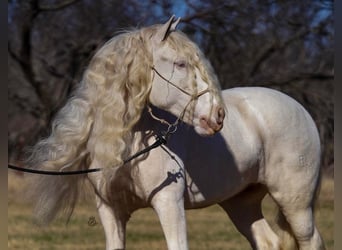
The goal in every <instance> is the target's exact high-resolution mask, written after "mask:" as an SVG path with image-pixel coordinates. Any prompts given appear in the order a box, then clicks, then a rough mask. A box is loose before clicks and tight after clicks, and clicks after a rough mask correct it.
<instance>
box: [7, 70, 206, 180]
mask: <svg viewBox="0 0 342 250" xmlns="http://www.w3.org/2000/svg"><path fill="white" fill-rule="evenodd" d="M151 69H152V71H153V72H155V73H156V74H157V75H158V76H159V77H160V78H162V79H163V80H164V81H166V82H167V83H168V84H170V85H171V86H173V87H175V88H176V89H178V90H179V91H181V92H182V93H184V94H186V95H188V96H190V97H191V99H190V101H189V102H188V103H187V104H186V105H185V107H184V110H183V111H182V112H181V114H180V115H179V117H178V118H177V119H176V121H175V122H174V123H169V122H167V121H166V120H165V119H162V118H158V117H157V116H155V115H154V114H153V113H152V109H151V107H150V106H147V108H148V112H149V114H150V115H151V117H152V118H153V119H154V120H157V121H159V122H160V123H162V124H166V125H168V128H167V130H166V131H163V132H162V134H161V135H156V141H155V142H154V143H153V144H152V145H150V146H148V147H146V148H144V149H142V150H140V151H138V152H137V153H135V154H133V155H131V156H130V157H128V158H127V159H125V160H123V164H121V165H125V164H127V163H128V162H130V161H132V160H133V159H135V158H137V157H139V156H141V155H143V154H145V153H148V152H149V151H151V150H152V149H154V148H157V147H159V146H161V147H162V148H163V150H165V148H164V147H163V145H165V144H166V143H167V140H168V138H169V136H170V135H171V134H173V133H175V132H176V131H177V127H178V124H179V122H180V120H181V118H182V117H183V116H184V115H185V112H186V110H187V108H188V106H189V105H190V103H192V102H193V101H196V100H197V99H198V98H199V97H201V96H202V95H204V94H205V93H208V92H210V89H209V87H208V88H207V89H205V90H202V91H201V92H199V93H189V92H188V91H186V90H184V89H182V88H181V87H179V86H177V85H176V84H174V83H173V82H171V81H170V80H168V79H166V78H165V77H164V76H163V75H162V74H160V73H159V72H158V71H157V70H156V68H155V67H154V66H152V67H151ZM78 158H80V157H78ZM68 165H71V164H68ZM8 168H10V169H13V170H17V171H21V172H26V173H33V174H41V175H79V174H88V173H94V172H99V171H102V170H103V169H104V168H92V169H82V170H75V171H49V170H40V169H32V168H24V167H18V166H15V165H12V164H8ZM63 169H65V166H64V167H63V168H62V169H61V170H63Z"/></svg>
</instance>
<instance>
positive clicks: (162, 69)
mask: <svg viewBox="0 0 342 250" xmlns="http://www.w3.org/2000/svg"><path fill="white" fill-rule="evenodd" d="M179 21H180V18H178V19H175V18H174V16H172V17H171V18H170V19H169V20H168V21H167V22H166V23H165V24H163V25H156V27H154V29H155V32H154V34H153V36H152V37H151V38H150V42H151V43H150V46H151V48H150V51H151V52H152V60H153V62H152V67H151V69H152V72H151V74H152V77H151V78H152V86H151V92H150V95H149V101H150V102H151V103H152V104H153V105H155V106H157V107H158V108H161V109H164V110H166V111H169V112H170V113H172V114H173V115H175V116H177V117H180V118H181V119H182V120H183V121H184V122H186V123H188V124H190V125H193V126H194V128H195V130H196V132H197V133H199V134H200V135H212V134H214V133H215V132H217V131H219V130H220V129H221V128H222V126H223V119H224V115H225V111H224V108H223V105H222V102H221V97H220V91H219V84H218V80H217V78H216V76H215V74H214V72H213V69H212V67H211V65H210V63H209V62H208V61H207V60H206V59H205V57H204V56H203V54H202V53H201V51H200V49H199V48H198V47H197V46H196V44H195V43H193V42H192V41H191V40H190V39H189V38H188V37H186V36H185V35H184V34H183V33H182V32H180V31H177V30H176V26H177V24H178V23H179Z"/></svg>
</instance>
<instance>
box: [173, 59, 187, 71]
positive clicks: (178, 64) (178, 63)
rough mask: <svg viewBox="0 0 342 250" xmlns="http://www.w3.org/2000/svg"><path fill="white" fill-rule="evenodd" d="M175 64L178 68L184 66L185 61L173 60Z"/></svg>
mask: <svg viewBox="0 0 342 250" xmlns="http://www.w3.org/2000/svg"><path fill="white" fill-rule="evenodd" d="M175 65H176V66H177V67H178V68H182V69H183V68H185V67H186V62H185V61H176V62H175Z"/></svg>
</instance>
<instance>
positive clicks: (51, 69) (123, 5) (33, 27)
mask: <svg viewBox="0 0 342 250" xmlns="http://www.w3.org/2000/svg"><path fill="white" fill-rule="evenodd" d="M333 5H334V2H333V1H332V0H331V1H325V0H311V1H309V0H303V1H290V0H289V1H280V0H273V1H272V0H263V1H262V0H249V1H247V0H226V1H224V0H212V1H205V0H177V1H166V0H147V1H140V0H125V1H121V0H98V1H93V0H22V1H20V0H10V1H8V82H9V85H8V99H9V109H8V154H9V155H8V156H9V161H10V162H15V161H17V160H18V159H20V157H21V156H22V153H23V149H24V148H25V147H26V146H28V145H32V144H33V143H34V142H35V141H36V140H37V139H38V138H40V137H42V136H44V135H46V134H47V131H48V124H49V122H50V120H51V117H53V115H54V114H55V112H56V111H57V110H58V108H60V107H61V105H63V104H64V102H65V100H66V98H67V97H68V95H69V94H70V93H71V91H72V89H73V88H74V86H75V84H77V82H79V81H80V79H81V77H82V73H83V72H84V69H85V68H86V66H87V64H88V62H89V60H90V58H91V56H92V55H93V54H94V52H95V51H96V49H97V48H99V47H101V45H102V44H103V43H104V42H105V41H107V40H108V39H109V38H111V37H112V36H114V35H115V34H116V33H117V32H120V31H122V30H125V29H128V28H132V27H142V26H148V25H151V24H154V23H161V22H165V21H166V20H167V19H168V18H169V17H170V16H171V15H172V14H176V16H181V17H182V22H181V25H180V28H181V29H182V30H183V31H184V32H185V33H186V34H187V35H189V36H190V37H191V38H192V39H193V40H194V41H195V42H196V43H197V44H199V46H200V47H201V49H202V50H203V51H204V53H205V55H206V56H207V57H208V58H209V60H210V61H211V63H212V64H213V66H214V68H215V71H216V73H217V75H218V77H219V79H220V82H221V85H222V88H223V89H226V88H231V87H236V86H265V87H270V88H275V89H278V90H281V91H283V92H285V93H287V94H289V95H290V96H292V97H294V98H295V99H296V100H298V101H299V102H300V103H302V104H303V105H304V106H305V108H306V109H308V111H309V112H310V114H311V115H312V116H313V118H314V120H315V122H316V124H317V126H318V128H319V131H320V136H321V141H322V146H323V157H322V159H323V166H324V168H325V169H329V171H332V170H331V169H332V166H333V161H334V158H333V132H334V127H333V123H334V122H333V121H334V114H333V106H334V103H333V92H334V89H333V80H334V25H333V22H334V20H333Z"/></svg>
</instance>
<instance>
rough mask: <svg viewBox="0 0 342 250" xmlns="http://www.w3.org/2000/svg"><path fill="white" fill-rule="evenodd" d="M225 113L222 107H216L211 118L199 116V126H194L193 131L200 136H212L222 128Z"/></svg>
mask: <svg viewBox="0 0 342 250" xmlns="http://www.w3.org/2000/svg"><path fill="white" fill-rule="evenodd" d="M224 117H225V111H224V109H223V108H222V107H218V108H217V109H216V110H215V111H214V112H213V114H212V115H211V117H208V116H201V117H200V119H199V125H198V126H195V130H196V131H197V132H198V133H199V134H201V135H214V134H215V133H217V132H219V131H220V130H221V129H222V127H223V121H224Z"/></svg>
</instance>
